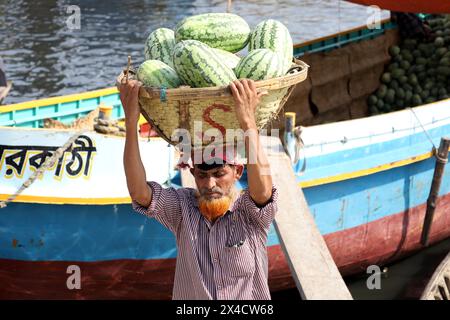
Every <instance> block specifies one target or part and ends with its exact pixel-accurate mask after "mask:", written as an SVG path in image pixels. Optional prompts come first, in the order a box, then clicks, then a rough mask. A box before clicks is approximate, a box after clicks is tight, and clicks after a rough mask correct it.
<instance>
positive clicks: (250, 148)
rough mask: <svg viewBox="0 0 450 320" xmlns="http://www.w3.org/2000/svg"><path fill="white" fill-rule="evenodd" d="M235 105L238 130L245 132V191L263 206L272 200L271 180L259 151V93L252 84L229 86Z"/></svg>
mask: <svg viewBox="0 0 450 320" xmlns="http://www.w3.org/2000/svg"><path fill="white" fill-rule="evenodd" d="M230 88H231V92H232V93H233V97H234V100H235V105H236V116H237V118H238V120H239V124H240V126H241V129H242V130H244V132H246V133H247V134H246V140H245V151H246V155H247V159H248V163H247V179H248V191H249V194H250V197H251V198H252V200H253V201H254V202H255V203H256V204H257V205H258V206H264V205H265V204H266V203H267V202H268V201H269V200H270V199H271V197H272V176H271V175H270V167H269V162H268V161H267V158H266V155H265V153H264V150H263V149H262V148H261V145H260V141H259V135H258V129H257V127H256V121H255V114H256V107H257V106H258V104H259V101H260V98H261V96H262V95H263V94H262V93H257V91H256V87H255V83H254V82H253V81H251V80H246V79H243V80H240V81H235V82H232V83H231V84H230Z"/></svg>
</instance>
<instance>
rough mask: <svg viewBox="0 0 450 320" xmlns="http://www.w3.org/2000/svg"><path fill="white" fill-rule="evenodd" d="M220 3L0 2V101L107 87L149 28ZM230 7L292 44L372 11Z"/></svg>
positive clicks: (301, 3) (310, 3) (257, 3)
mask: <svg viewBox="0 0 450 320" xmlns="http://www.w3.org/2000/svg"><path fill="white" fill-rule="evenodd" d="M69 5H77V6H79V8H80V29H69V28H68V25H69V26H70V25H73V22H76V19H74V17H73V16H72V14H73V11H69V13H68V6H69ZM226 7H227V1H226V0H221V1H218V0H214V1H207V0H196V1H187V0H172V1H156V0H126V1H123V0H98V1H90V0H81V1H75V0H70V1H69V0H36V1H31V0H28V1H27V0H14V1H12V0H0V56H1V57H2V58H3V60H4V62H5V65H6V73H7V76H8V78H9V80H12V81H13V82H14V87H13V90H12V91H11V92H10V95H9V96H8V97H7V99H6V100H5V101H4V103H6V104H8V103H16V102H22V101H27V100H31V99H39V98H46V97H51V96H58V95H63V94H70V93H78V92H83V91H87V90H94V89H100V88H104V87H109V86H112V85H113V84H114V81H115V77H116V76H117V74H118V73H119V72H120V70H121V69H122V68H123V66H124V65H125V64H126V57H127V55H128V54H131V55H132V57H133V60H134V61H135V64H136V65H137V64H138V63H140V62H142V61H143V56H144V53H143V51H144V41H145V39H146V37H147V35H148V34H149V33H150V32H151V31H152V30H154V29H155V28H157V27H168V28H173V27H174V26H175V25H176V23H177V22H178V21H179V20H180V19H182V18H184V17H185V16H190V15H194V14H199V13H206V12H224V11H225V10H226ZM232 12H234V13H237V14H239V15H241V16H242V17H243V18H244V19H245V20H246V21H247V22H248V23H249V25H250V26H251V27H254V26H255V25H256V24H257V23H258V22H260V21H261V20H264V19H267V18H274V19H278V20H280V21H281V22H283V23H284V24H285V25H286V26H287V27H288V28H289V30H290V32H291V34H292V37H293V39H294V42H295V43H298V42H301V41H304V40H309V39H313V38H316V37H319V36H324V35H328V34H330V33H335V32H338V31H340V30H345V29H348V28H352V27H356V26H360V25H364V24H365V23H366V20H367V18H368V17H369V15H370V14H371V12H370V11H368V9H367V7H363V6H358V5H354V4H350V3H347V2H345V1H338V0H322V1H318V0H297V1H294V0H279V1H269V0H246V1H239V0H235V1H233V6H232ZM387 15H388V14H387V13H385V14H384V15H383V16H387ZM68 23H69V24H68Z"/></svg>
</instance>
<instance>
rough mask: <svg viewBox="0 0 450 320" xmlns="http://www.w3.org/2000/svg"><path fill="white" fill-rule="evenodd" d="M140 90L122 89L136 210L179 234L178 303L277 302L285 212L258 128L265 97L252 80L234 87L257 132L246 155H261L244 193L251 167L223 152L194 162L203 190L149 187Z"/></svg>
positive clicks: (239, 112)
mask: <svg viewBox="0 0 450 320" xmlns="http://www.w3.org/2000/svg"><path fill="white" fill-rule="evenodd" d="M139 87H140V83H139V82H137V81H129V82H128V83H126V84H125V83H124V84H121V86H120V98H121V101H122V105H123V108H124V111H125V118H126V128H127V129H126V130H127V131H126V142H125V150H124V168H125V175H126V179H127V186H128V190H129V193H130V196H131V198H132V200H133V202H132V205H133V208H134V209H135V210H136V211H137V212H139V213H142V214H144V215H146V216H148V217H151V218H155V219H156V220H158V221H159V222H160V223H162V224H163V225H164V226H165V227H166V228H168V229H169V230H170V231H172V233H173V234H174V235H175V238H176V243H177V249H178V250H177V251H178V254H177V261H176V270H175V280H174V288H173V299H176V300H180V299H183V300H184V299H186V300H188V299H202V300H206V299H208V300H209V299H219V300H225V299H258V300H264V299H270V292H269V286H268V259H267V249H266V240H267V233H268V231H269V226H270V224H271V222H272V221H273V219H274V216H275V213H276V211H277V189H276V188H275V187H274V186H273V184H272V177H271V176H270V174H268V173H267V171H265V170H267V168H268V161H267V158H266V155H265V153H264V151H263V149H262V148H261V147H260V142H259V137H258V134H257V127H256V123H255V114H256V107H257V105H258V103H259V101H260V97H261V95H262V94H261V93H257V91H256V88H255V84H254V82H253V81H251V80H246V79H242V80H237V81H235V82H232V83H231V84H230V89H231V91H232V93H233V98H234V102H235V111H236V116H237V119H238V121H239V124H240V127H241V129H242V130H243V131H244V132H247V133H248V132H250V133H251V134H250V135H248V136H246V140H245V149H246V155H250V154H252V152H254V153H253V154H254V155H255V156H254V157H253V159H255V161H252V162H248V163H247V177H248V178H247V179H248V188H247V189H245V190H244V191H243V192H242V193H240V194H238V193H237V192H236V189H235V183H236V182H237V181H238V180H239V179H240V178H241V176H242V174H243V171H244V164H242V163H239V162H238V161H237V158H236V157H235V156H234V155H229V154H227V153H221V152H218V153H216V154H215V155H214V156H213V158H212V159H203V161H202V162H201V163H199V164H195V163H194V165H193V168H191V173H192V174H193V176H194V178H195V182H196V185H197V190H194V189H191V188H179V189H174V188H162V186H161V185H160V184H158V183H156V182H153V181H150V182H147V181H146V179H145V177H146V173H145V169H144V166H143V164H142V160H141V157H140V153H139V147H138V135H137V132H136V127H137V123H138V119H139V114H140V110H139V103H138V92H139ZM247 158H249V157H247ZM211 160H213V161H211Z"/></svg>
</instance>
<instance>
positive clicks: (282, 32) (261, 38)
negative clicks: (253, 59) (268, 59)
mask: <svg viewBox="0 0 450 320" xmlns="http://www.w3.org/2000/svg"><path fill="white" fill-rule="evenodd" d="M248 47H249V51H252V50H254V49H271V50H273V51H275V52H278V53H280V54H281V55H282V56H283V57H284V61H283V66H284V73H286V72H287V71H288V70H289V68H290V67H291V65H292V58H293V44H292V38H291V35H290V33H289V30H288V29H287V28H286V27H285V25H284V24H282V23H281V22H279V21H277V20H273V19H268V20H264V21H262V22H260V23H258V25H257V26H256V27H255V29H254V30H253V32H252V34H251V36H250V40H249V45H248Z"/></svg>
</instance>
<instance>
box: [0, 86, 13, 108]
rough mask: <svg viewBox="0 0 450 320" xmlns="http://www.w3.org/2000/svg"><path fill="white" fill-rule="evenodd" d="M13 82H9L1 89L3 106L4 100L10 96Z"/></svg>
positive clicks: (0, 100)
mask: <svg viewBox="0 0 450 320" xmlns="http://www.w3.org/2000/svg"><path fill="white" fill-rule="evenodd" d="M11 87H12V82H11V81H8V82H7V83H6V87H0V104H2V102H3V100H4V99H5V98H6V96H7V95H8V93H9V91H10V90H11Z"/></svg>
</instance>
